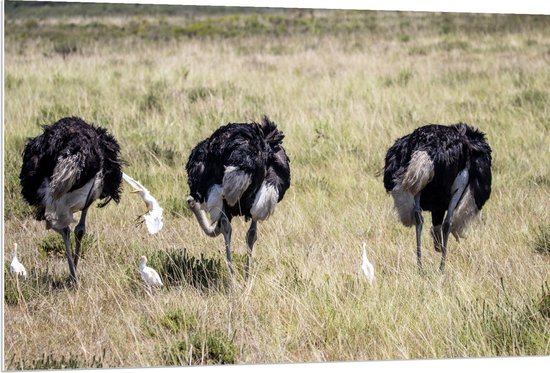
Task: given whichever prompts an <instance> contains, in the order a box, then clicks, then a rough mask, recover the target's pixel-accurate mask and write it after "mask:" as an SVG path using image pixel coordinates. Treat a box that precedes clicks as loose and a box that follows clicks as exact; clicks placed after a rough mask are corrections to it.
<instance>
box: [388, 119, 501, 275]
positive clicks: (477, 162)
mask: <svg viewBox="0 0 550 373" xmlns="http://www.w3.org/2000/svg"><path fill="white" fill-rule="evenodd" d="M384 187H385V188H386V191H387V192H388V193H391V195H392V197H393V200H394V204H395V208H396V209H397V212H398V214H399V218H400V220H401V222H402V223H403V224H404V225H405V226H407V227H410V226H412V225H413V224H415V225H416V256H417V264H418V268H419V270H420V271H422V259H421V244H420V236H421V233H422V224H423V219H422V210H428V211H431V213H432V225H433V227H432V228H431V235H432V238H433V241H434V247H435V250H436V251H438V252H441V254H442V255H441V264H440V267H439V269H440V271H443V270H444V268H445V259H446V256H447V240H448V238H449V233H452V234H453V236H454V237H455V238H456V240H457V241H458V239H459V237H463V232H464V229H465V227H466V225H467V224H468V223H469V222H470V221H471V220H472V218H473V217H475V216H476V215H477V213H478V212H479V210H481V208H482V207H483V205H484V204H485V202H486V201H487V200H488V199H489V196H490V194H491V148H490V147H489V145H488V144H487V142H486V141H485V134H484V133H482V132H480V131H479V130H477V129H474V128H472V127H470V126H469V125H467V124H464V123H458V124H453V125H450V126H444V125H437V124H429V125H426V126H423V127H419V128H417V129H416V130H414V131H413V132H412V133H410V134H408V135H406V136H403V137H401V138H400V139H398V140H397V141H396V142H395V143H394V144H393V145H392V146H391V147H390V148H389V150H388V152H387V154H386V162H385V166H384ZM445 213H446V214H445Z"/></svg>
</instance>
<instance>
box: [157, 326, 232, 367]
mask: <svg viewBox="0 0 550 373" xmlns="http://www.w3.org/2000/svg"><path fill="white" fill-rule="evenodd" d="M236 355H237V348H236V346H235V344H234V343H233V341H232V340H231V339H229V338H228V337H227V336H226V335H225V334H224V333H222V332H221V331H218V330H214V331H210V332H207V333H197V334H193V335H192V336H191V337H190V338H188V339H185V340H180V341H178V342H176V343H174V344H173V345H172V346H171V347H170V348H168V349H166V350H165V351H164V352H163V362H164V364H166V365H203V364H235V362H236Z"/></svg>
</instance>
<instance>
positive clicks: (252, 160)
mask: <svg viewBox="0 0 550 373" xmlns="http://www.w3.org/2000/svg"><path fill="white" fill-rule="evenodd" d="M283 138H284V135H283V133H282V132H281V131H279V130H278V129H277V126H276V124H275V123H273V122H272V121H271V120H269V119H268V118H267V117H264V118H263V120H262V122H261V123H230V124H227V125H225V126H222V127H220V128H218V129H217V130H216V131H215V132H214V133H213V134H212V135H211V136H210V137H209V138H207V139H205V140H203V141H201V142H200V143H199V144H198V145H197V146H196V147H195V148H194V149H193V151H192V152H191V155H190V156H189V160H188V161H187V166H186V169H187V175H188V182H189V189H190V196H189V197H188V198H187V203H188V205H189V208H190V209H191V211H193V213H194V214H195V217H196V218H197V220H198V222H199V225H200V227H201V228H202V230H203V231H204V232H205V233H206V234H207V235H208V236H211V237H215V236H218V235H219V234H220V233H222V234H223V236H224V240H225V250H226V256H227V265H228V267H229V272H230V273H231V276H233V274H234V272H233V265H232V261H231V219H232V218H233V217H234V216H244V217H245V218H246V219H247V220H248V219H252V223H251V224H250V228H249V230H248V232H247V234H246V241H247V245H248V250H247V260H246V267H245V278H248V274H249V270H250V262H251V257H252V247H253V246H254V242H255V241H256V236H257V234H256V226H257V222H258V221H261V220H266V219H267V218H268V217H269V216H270V215H271V214H272V213H273V212H274V211H275V206H276V205H277V203H278V202H279V201H281V200H282V199H283V196H284V195H285V192H286V190H287V189H288V187H289V186H290V164H289V163H290V161H289V159H288V157H287V155H286V153H285V150H284V149H283V147H282V145H281V144H282V140H283ZM206 211H207V212H208V213H209V215H210V218H211V222H209V221H208V219H207V217H206Z"/></svg>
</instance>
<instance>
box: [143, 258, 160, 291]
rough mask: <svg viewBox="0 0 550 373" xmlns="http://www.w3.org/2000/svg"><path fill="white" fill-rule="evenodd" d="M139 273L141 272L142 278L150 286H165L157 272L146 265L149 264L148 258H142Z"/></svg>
mask: <svg viewBox="0 0 550 373" xmlns="http://www.w3.org/2000/svg"><path fill="white" fill-rule="evenodd" d="M139 263H140V265H139V271H140V272H141V278H142V279H143V281H145V283H146V284H147V285H149V286H164V284H163V283H162V281H161V280H160V276H159V274H158V272H157V271H155V270H154V269H153V268H151V267H147V266H146V265H145V264H146V263H147V258H146V257H145V256H142V257H141V259H140V261H139Z"/></svg>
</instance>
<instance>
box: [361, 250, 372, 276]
mask: <svg viewBox="0 0 550 373" xmlns="http://www.w3.org/2000/svg"><path fill="white" fill-rule="evenodd" d="M361 270H362V271H363V273H364V274H365V277H366V278H367V280H368V281H369V284H371V285H372V282H373V281H374V266H373V265H372V263H371V262H369V258H367V243H366V242H363V263H362V264H361Z"/></svg>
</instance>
